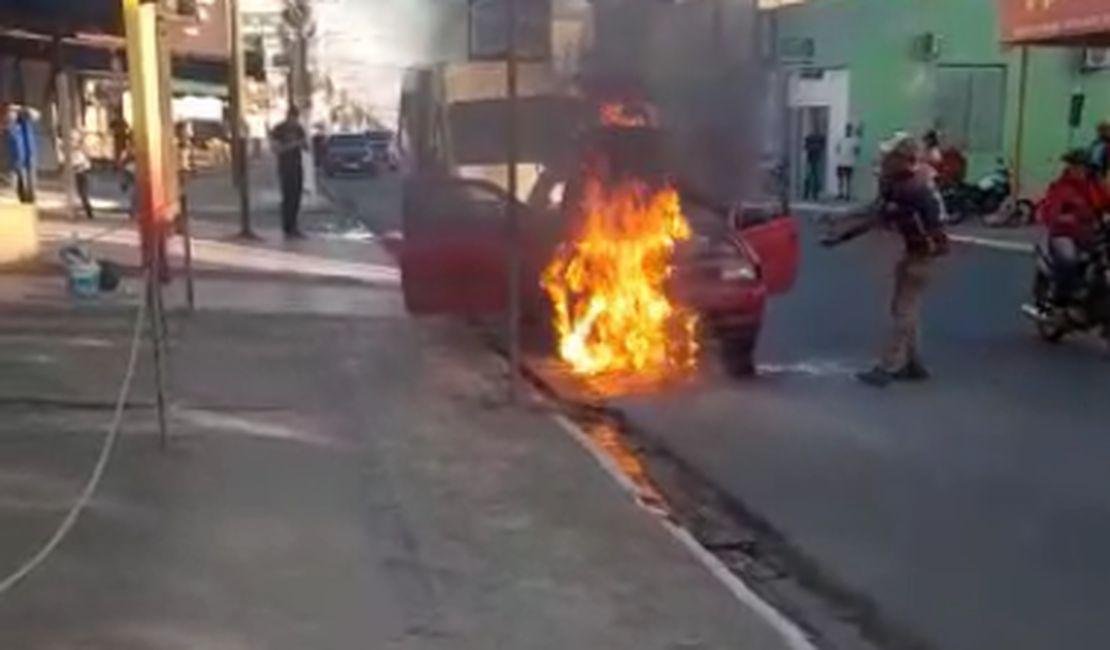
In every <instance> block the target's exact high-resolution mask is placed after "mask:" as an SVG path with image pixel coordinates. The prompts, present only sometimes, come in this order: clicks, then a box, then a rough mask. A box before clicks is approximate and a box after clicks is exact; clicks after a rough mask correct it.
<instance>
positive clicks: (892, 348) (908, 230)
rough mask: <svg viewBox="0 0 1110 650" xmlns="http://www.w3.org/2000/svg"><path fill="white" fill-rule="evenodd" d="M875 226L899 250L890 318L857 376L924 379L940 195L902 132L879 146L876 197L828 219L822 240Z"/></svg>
mask: <svg viewBox="0 0 1110 650" xmlns="http://www.w3.org/2000/svg"><path fill="white" fill-rule="evenodd" d="M878 228H888V229H890V230H893V231H894V232H895V233H897V234H898V235H899V236H900V238H901V239H902V243H903V250H902V255H901V256H900V257H899V259H898V262H897V263H896V264H895V267H894V292H893V295H892V297H891V303H890V314H891V320H892V323H891V328H890V331H889V333H888V334H887V339H886V342H885V344H884V346H883V350H882V356H881V357H880V359H879V363H878V364H877V365H876V366H875V367H874V368H872V369H871V370H867V371H864V372H861V373H859V374H858V375H857V378H858V379H859V380H860V381H862V382H864V383H866V384H868V385H871V386H879V387H884V386H887V385H889V384H890V383H891V382H893V381H920V380H924V379H928V378H929V371H928V370H927V369H926V367H925V365H924V363H923V362H922V359H921V355H920V349H919V347H918V345H919V344H918V320H919V312H920V309H921V300H922V298H923V296H924V294H925V291H926V289H927V287H928V286H929V282H930V280H931V278H932V276H933V274H934V270H935V266H936V260H937V258H938V257H941V256H943V255H944V254H946V253H947V252H948V236H947V234H946V233H945V229H944V221H943V206H942V204H941V199H940V195H939V193H938V192H937V190H936V186H935V185H934V183H933V182H932V177H931V174H930V173H929V170H928V167H927V165H925V164H924V162H923V160H922V150H921V145H920V144H919V143H918V142H917V140H916V139H914V138H913V137H911V136H908V135H905V134H899V135H898V136H896V137H895V138H894V139H893V140H892V141H888V142H887V143H884V145H883V154H882V160H881V163H880V169H879V191H878V196H877V198H876V200H875V201H874V202H873V203H872V204H870V205H869V206H867V207H866V208H865V209H863V210H862V211H860V212H858V213H855V214H852V215H850V216H848V217H846V218H845V219H843V220H841V221H839V222H838V223H836V224H833V226H832V227H831V228H830V230H829V232H828V233H826V235H825V236H824V237H823V238H822V244H823V245H825V246H830V247H831V246H836V245H839V244H841V243H843V242H846V241H849V240H852V239H855V238H856V237H858V236H860V235H863V234H864V233H867V232H870V231H872V230H875V229H878Z"/></svg>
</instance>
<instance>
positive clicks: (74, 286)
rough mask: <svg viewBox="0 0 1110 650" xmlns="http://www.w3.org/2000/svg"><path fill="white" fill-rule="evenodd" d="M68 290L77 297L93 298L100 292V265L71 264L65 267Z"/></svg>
mask: <svg viewBox="0 0 1110 650" xmlns="http://www.w3.org/2000/svg"><path fill="white" fill-rule="evenodd" d="M66 274H67V277H68V280H69V292H70V294H72V295H73V296H75V297H77V298H95V297H97V296H98V295H99V294H100V265H99V264H96V263H95V262H94V263H92V264H73V265H71V266H67V267H66Z"/></svg>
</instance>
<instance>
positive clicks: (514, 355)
mask: <svg viewBox="0 0 1110 650" xmlns="http://www.w3.org/2000/svg"><path fill="white" fill-rule="evenodd" d="M516 3H517V0H505V32H506V33H505V39H506V41H505V46H506V47H505V94H506V95H507V96H508V99H509V119H508V120H507V121H506V124H507V125H508V129H509V131H508V133H507V134H506V148H507V152H506V154H507V156H506V157H507V160H506V163H507V165H508V169H509V177H508V179H507V181H508V182H507V185H508V188H507V189H508V193H509V200H508V201H506V202H505V211H506V214H505V226H506V229H507V232H506V236H507V247H506V248H507V252H508V260H507V262H508V271H507V275H508V283H509V310H508V319H509V322H508V336H509V341H508V343H509V365H510V366H511V368H510V369H509V398H510V399H511V400H512V402H513V403H514V404H515V403H518V402H519V401H520V396H521V376H520V371H521V364H522V363H523V361H524V359H523V358H522V357H523V355H522V354H521V341H520V329H521V328H520V322H521V318H520V275H521V268H520V266H521V259H520V258H521V255H520V209H519V205H518V204H519V201H518V200H517V192H518V188H517V182H518V178H517V167H518V166H519V160H520V143H519V141H518V139H519V135H520V133H519V131H520V128H519V124H518V122H519V114H520V111H519V110H518V109H519V107H520V106H519V105H520V101H519V99H520V96H519V95H520V93H519V91H518V88H517V77H518V75H519V59H518V54H519V52H517V47H518V45H519V43H517V36H518V34H517V6H516Z"/></svg>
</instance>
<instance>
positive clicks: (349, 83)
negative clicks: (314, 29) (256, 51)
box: [316, 0, 466, 124]
mask: <svg viewBox="0 0 1110 650" xmlns="http://www.w3.org/2000/svg"><path fill="white" fill-rule="evenodd" d="M316 16H317V24H318V25H319V31H318V38H319V61H320V65H321V67H322V68H323V69H325V70H327V71H328V73H329V74H330V75H331V77H332V79H333V81H334V82H335V84H336V86H337V87H338V88H340V89H342V90H345V91H346V92H347V93H348V94H349V95H350V96H351V97H352V98H353V99H355V100H356V101H358V102H359V103H362V104H364V105H366V106H368V107H370V109H371V112H373V113H375V116H376V117H378V119H380V120H382V121H383V122H385V123H386V124H390V123H392V122H393V121H394V120H395V115H396V110H397V102H398V98H399V96H400V86H401V80H402V77H403V74H404V70H405V69H406V68H408V67H411V66H414V65H420V64H425V63H428V62H431V61H443V60H455V59H459V58H461V57H463V56H465V54H466V0H326V1H321V2H318V3H317V5H316Z"/></svg>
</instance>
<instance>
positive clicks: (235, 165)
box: [225, 0, 258, 239]
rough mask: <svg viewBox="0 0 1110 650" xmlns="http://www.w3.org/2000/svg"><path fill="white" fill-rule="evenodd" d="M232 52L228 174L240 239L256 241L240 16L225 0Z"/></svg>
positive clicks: (234, 0)
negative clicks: (235, 199)
mask: <svg viewBox="0 0 1110 650" xmlns="http://www.w3.org/2000/svg"><path fill="white" fill-rule="evenodd" d="M225 2H226V8H227V26H228V38H229V40H230V43H229V45H230V48H229V49H230V52H231V79H229V80H228V84H227V88H228V95H229V97H228V104H229V109H230V111H229V112H230V113H231V174H232V180H234V181H235V188H236V189H237V190H238V192H239V237H240V238H242V239H258V236H257V235H255V233H254V229H253V228H252V227H251V189H250V171H249V168H248V164H247V146H246V145H247V139H246V136H245V134H244V133H243V113H244V111H243V94H244V88H243V86H245V85H246V76H247V71H246V60H245V57H244V53H243V12H242V11H241V10H240V7H239V0H225Z"/></svg>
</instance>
